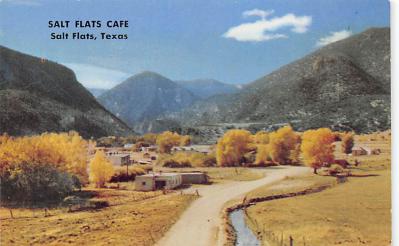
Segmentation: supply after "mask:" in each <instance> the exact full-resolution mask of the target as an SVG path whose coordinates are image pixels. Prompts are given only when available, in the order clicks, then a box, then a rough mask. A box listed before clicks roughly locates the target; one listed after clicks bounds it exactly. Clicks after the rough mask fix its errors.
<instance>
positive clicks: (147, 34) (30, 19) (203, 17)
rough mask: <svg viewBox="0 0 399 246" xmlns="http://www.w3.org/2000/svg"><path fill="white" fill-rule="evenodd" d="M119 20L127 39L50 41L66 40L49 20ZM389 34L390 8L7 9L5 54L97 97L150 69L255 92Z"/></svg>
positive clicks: (36, 2) (4, 4)
mask: <svg viewBox="0 0 399 246" xmlns="http://www.w3.org/2000/svg"><path fill="white" fill-rule="evenodd" d="M112 19H118V20H119V19H121V20H128V21H129V25H130V26H129V28H128V29H123V30H119V31H118V30H112V31H110V32H111V33H115V34H116V33H127V34H128V37H129V38H128V40H108V41H104V40H95V41H88V40H83V41H76V40H65V41H60V40H56V41H55V40H50V38H49V37H50V33H51V32H54V31H58V32H59V31H61V30H51V29H49V28H48V27H47V25H48V21H49V20H70V21H74V20H103V21H106V20H112ZM381 26H389V2H388V1H385V0H263V1H259V0H258V1H255V0H245V1H244V0H242V1H238V0H237V1H234V0H229V1H228V0H219V1H216V0H201V1H200V0H196V1H193V0H157V1H155V0H145V1H144V0H143V1H135V0H113V1H111V0H0V45H4V46H6V47H9V48H12V49H16V50H18V51H22V52H25V53H28V54H32V55H35V56H39V57H46V58H48V59H50V60H54V61H56V62H58V63H62V64H66V65H67V66H68V67H70V68H72V69H73V70H74V71H75V72H76V74H77V77H78V79H79V80H80V82H82V83H83V84H84V85H85V86H88V87H94V88H109V87H111V86H113V85H115V84H116V83H117V82H119V81H121V80H123V79H125V78H126V77H128V76H130V75H133V74H135V73H138V72H141V71H145V70H149V71H154V72H158V73H160V74H162V75H164V76H166V77H169V78H171V79H174V80H182V79H184V80H190V79H198V78H213V79H218V80H220V81H223V82H228V83H236V84H239V83H248V82H251V81H253V80H255V79H257V78H259V77H261V76H263V75H266V74H268V73H270V72H272V71H273V70H275V69H277V68H279V67H280V66H282V65H285V64H287V63H289V62H291V61H294V60H296V59H298V58H300V57H302V56H304V55H306V54H308V53H310V52H312V51H314V50H316V49H317V48H319V47H321V46H323V45H326V44H328V43H330V42H332V41H335V40H339V39H342V38H345V37H347V36H350V35H353V34H356V33H358V32H361V31H363V30H365V29H367V28H369V27H381ZM68 31H69V32H72V31H74V30H73V29H72V30H68ZM81 32H82V31H81ZM88 32H90V30H88ZM94 32H97V31H94Z"/></svg>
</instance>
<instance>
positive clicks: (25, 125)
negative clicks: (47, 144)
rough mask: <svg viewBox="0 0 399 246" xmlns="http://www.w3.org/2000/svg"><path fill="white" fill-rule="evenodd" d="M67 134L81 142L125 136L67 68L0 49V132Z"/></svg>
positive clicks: (115, 120) (125, 129)
mask: <svg viewBox="0 0 399 246" xmlns="http://www.w3.org/2000/svg"><path fill="white" fill-rule="evenodd" d="M69 130H76V131H78V132H79V133H80V134H81V135H83V136H85V137H92V136H93V137H99V136H105V135H124V134H127V133H131V129H130V128H129V127H128V126H127V125H125V124H124V123H123V122H122V121H120V120H119V119H118V118H116V117H115V116H113V115H112V114H111V113H109V112H108V111H107V110H105V109H104V108H103V107H102V106H101V105H100V104H99V103H98V102H97V101H96V99H95V98H94V97H93V96H92V95H91V94H90V93H89V92H88V91H87V90H86V89H85V88H84V87H83V86H82V85H81V84H80V83H79V82H78V81H77V80H76V77H75V74H74V73H73V72H72V71H71V70H70V69H68V68H67V67H64V66H62V65H59V64H57V63H55V62H51V61H48V60H44V59H40V58H37V57H33V56H30V55H26V54H23V53H20V52H17V51H14V50H11V49H8V48H6V47H3V46H0V132H7V133H9V134H11V135H24V134H37V133H42V132H46V131H57V132H58V131H69Z"/></svg>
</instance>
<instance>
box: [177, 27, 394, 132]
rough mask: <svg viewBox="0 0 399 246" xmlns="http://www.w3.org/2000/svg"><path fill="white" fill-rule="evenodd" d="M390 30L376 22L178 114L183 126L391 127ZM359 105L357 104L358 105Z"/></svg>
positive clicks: (381, 128)
mask: <svg viewBox="0 0 399 246" xmlns="http://www.w3.org/2000/svg"><path fill="white" fill-rule="evenodd" d="M389 35H390V32H389V28H372V29H368V30H366V31H364V32H362V33H359V34H356V35H353V36H351V37H349V38H347V39H344V40H341V41H338V42H335V43H332V44H330V45H327V46H325V47H323V48H321V49H319V50H316V51H314V52H312V53H310V54H308V55H306V56H304V57H303V58H301V59H298V60H296V61H294V62H292V63H289V64H287V65H284V66H282V67H281V68H279V69H277V70H275V71H273V72H271V73H269V74H267V75H265V76H263V77H261V78H259V79H257V80H255V81H253V82H251V83H249V84H247V85H246V86H245V87H244V88H243V89H242V90H241V91H240V92H239V93H236V94H232V95H224V96H220V97H217V98H210V99H208V100H207V101H206V102H198V103H195V104H194V105H193V106H191V107H189V108H187V109H186V110H184V112H182V113H180V114H178V115H175V116H173V118H174V119H175V120H177V121H179V122H180V123H181V124H182V125H184V126H196V125H197V126H198V125H203V124H215V123H234V122H241V123H243V122H256V123H259V122H263V123H268V124H270V125H273V124H281V123H291V124H292V125H294V126H295V127H296V128H298V129H300V130H304V129H309V128H315V127H332V128H339V127H340V126H343V127H344V128H345V129H352V130H356V131H359V132H364V131H374V130H384V129H387V128H389V127H390V116H389V111H390V63H389V62H390V38H389ZM354 109H356V110H354Z"/></svg>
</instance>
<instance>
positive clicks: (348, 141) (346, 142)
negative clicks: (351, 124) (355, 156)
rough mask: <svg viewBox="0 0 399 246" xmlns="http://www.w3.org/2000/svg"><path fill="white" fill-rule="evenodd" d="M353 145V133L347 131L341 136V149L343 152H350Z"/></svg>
mask: <svg viewBox="0 0 399 246" xmlns="http://www.w3.org/2000/svg"><path fill="white" fill-rule="evenodd" d="M354 145H355V139H354V137H353V133H350V132H347V133H344V134H343V135H342V136H341V150H342V153H344V154H350V153H352V148H353V146H354Z"/></svg>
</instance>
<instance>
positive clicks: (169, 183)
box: [134, 173, 182, 191]
mask: <svg viewBox="0 0 399 246" xmlns="http://www.w3.org/2000/svg"><path fill="white" fill-rule="evenodd" d="M134 184H135V189H136V190H138V191H153V190H162V189H166V190H171V189H174V188H177V187H179V186H180V185H182V176H181V175H180V174H179V173H152V174H146V175H141V176H137V177H136V179H135V181H134Z"/></svg>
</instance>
